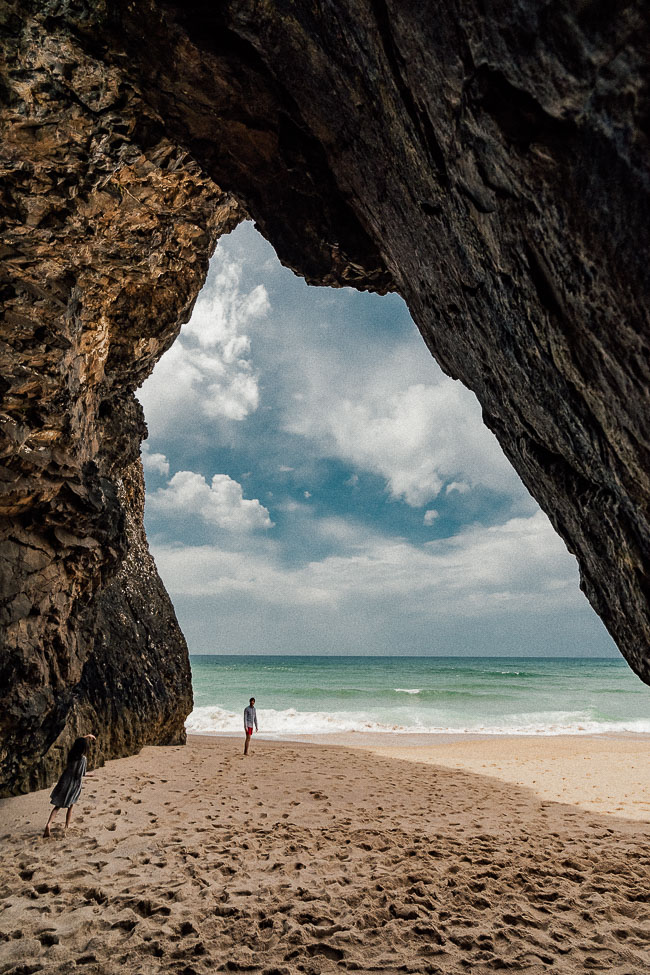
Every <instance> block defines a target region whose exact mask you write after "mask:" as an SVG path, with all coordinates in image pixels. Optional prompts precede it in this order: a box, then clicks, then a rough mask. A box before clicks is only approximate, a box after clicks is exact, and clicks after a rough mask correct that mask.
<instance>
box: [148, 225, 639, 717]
mask: <svg viewBox="0 0 650 975" xmlns="http://www.w3.org/2000/svg"><path fill="white" fill-rule="evenodd" d="M138 397H139V399H140V401H141V403H142V405H143V407H144V411H145V417H146V420H147V424H148V428H149V437H148V439H147V440H146V441H145V442H144V444H143V449H142V460H143V466H144V470H145V478H146V484H147V502H146V509H145V524H146V528H147V534H148V538H149V543H150V546H151V549H152V553H153V555H154V558H155V561H156V565H157V568H158V571H159V572H160V575H161V578H162V580H163V582H164V584H165V586H166V588H167V590H168V592H169V593H170V596H171V598H172V601H173V604H174V607H175V610H176V613H177V615H178V618H179V622H180V624H181V628H182V630H183V632H184V634H185V637H186V638H187V641H188V645H189V650H190V655H191V659H192V660H193V671H194V677H195V709H194V711H193V712H192V715H191V717H190V719H189V721H188V728H189V730H195V731H197V730H208V731H214V730H235V728H237V727H238V717H236V716H235V712H234V708H235V704H234V697H233V694H235V693H240V692H241V693H242V694H244V693H245V689H244V687H243V686H242V687H240V686H239V684H238V683H236V684H235V686H234V687H228V688H226V687H224V686H222V690H223V695H222V700H221V701H220V702H219V703H220V704H221V705H222V706H221V707H220V708H217V710H216V711H215V708H214V705H215V703H216V702H215V701H212V700H211V699H210V692H209V691H208V688H207V685H205V681H204V678H205V679H207V680H208V683H209V678H210V675H209V674H208V675H207V678H206V675H205V674H203V672H202V670H201V668H202V667H203V665H204V663H205V661H202V659H201V658H203V657H209V656H210V655H218V656H219V657H221V658H227V659H230V658H231V657H234V656H240V657H241V658H244V657H246V656H251V655H252V656H255V657H257V656H261V657H268V656H275V657H278V658H280V657H282V658H284V657H287V656H292V657H298V656H314V657H327V656H350V657H358V656H371V657H375V656H377V657H383V658H384V659H385V661H386V666H387V667H388V666H389V664H388V659H389V658H391V657H393V658H394V656H395V655H397V656H401V657H404V658H411V657H422V656H432V657H458V658H477V657H490V656H494V657H514V658H522V657H547V658H557V657H571V658H580V657H600V658H603V659H614V660H616V663H617V664H618V663H619V660H618V659H617V650H616V647H615V645H614V643H613V641H612V640H611V637H610V636H609V634H608V633H607V631H606V630H605V627H604V626H603V625H602V623H601V621H600V620H599V619H598V617H597V616H596V614H595V613H594V612H593V610H592V609H591V607H590V606H589V604H588V602H587V600H586V599H585V597H584V595H583V594H582V593H581V592H580V589H579V584H578V572H577V566H576V563H575V559H574V558H573V557H572V556H571V555H569V554H568V553H567V551H566V548H565V546H564V543H563V542H562V541H561V539H560V538H559V537H558V536H557V535H556V534H555V532H554V531H553V529H552V527H551V525H550V522H549V521H548V518H547V517H546V515H545V514H544V513H543V512H542V511H541V510H540V509H539V507H538V506H537V504H536V502H535V501H534V500H533V499H532V498H531V497H530V495H529V494H528V492H527V491H526V489H525V487H524V486H523V484H522V483H521V481H520V479H519V478H518V476H517V475H516V473H515V472H514V470H513V469H512V467H511V466H510V464H509V463H508V461H507V460H506V458H505V456H504V455H503V453H502V451H501V448H500V447H499V445H498V443H497V441H496V439H495V438H494V436H493V435H492V434H491V433H490V432H489V431H488V430H487V428H486V427H485V426H484V424H483V422H482V417H481V411H480V407H479V405H478V403H477V401H476V399H475V397H474V395H473V394H472V393H471V392H470V391H469V390H467V389H466V388H465V387H464V386H463V385H462V384H461V383H460V382H458V381H454V380H452V379H450V378H449V377H448V376H445V375H444V373H443V372H442V371H441V370H440V368H439V367H438V365H437V364H436V363H435V361H434V360H433V359H432V358H430V357H429V356H428V355H427V354H426V353H424V349H423V347H422V340H421V337H420V335H419V333H418V331H417V329H416V327H415V325H414V324H413V322H412V320H411V318H410V315H409V313H408V309H407V307H406V305H405V303H404V302H403V301H402V299H401V298H400V297H398V296H397V295H394V294H393V295H388V296H383V297H381V296H378V295H376V294H368V293H360V292H358V291H356V290H354V289H331V288H316V287H309V286H308V285H306V284H305V282H304V281H303V280H302V279H301V278H299V277H297V276H296V275H294V274H293V273H292V272H291V271H289V270H288V269H286V268H284V267H283V266H282V265H281V264H280V263H279V261H278V260H277V257H276V255H275V252H274V251H273V249H272V247H271V245H270V244H268V242H267V241H266V240H264V238H263V237H262V236H261V235H260V234H259V233H257V231H256V230H255V229H254V227H253V224H252V223H250V222H245V223H243V224H240V225H239V226H238V227H237V229H235V230H234V231H233V232H232V233H231V234H230V235H228V236H225V237H222V238H221V240H220V241H219V244H218V246H217V249H216V252H215V254H214V256H213V259H212V261H211V265H210V271H209V274H208V278H207V280H206V283H205V286H204V288H203V290H202V291H201V293H200V295H199V297H198V300H197V303H196V305H195V307H194V310H193V313H192V316H191V318H190V320H189V322H188V323H187V324H186V325H185V326H184V327H183V329H182V330H181V334H180V336H179V338H178V339H177V340H176V342H175V343H174V344H173V345H172V347H171V348H170V350H169V351H168V352H167V353H166V354H165V355H164V356H163V357H162V359H161V360H160V361H159V363H158V364H157V365H156V367H155V369H154V371H153V373H152V375H151V376H150V377H149V378H148V379H147V380H146V382H145V383H144V385H143V386H142V388H141V389H140V391H139V392H138ZM271 666H272V662H271ZM199 672H201V673H199ZM197 674H199V676H198V678H197ZM396 679H397V678H396ZM624 679H629V680H633V678H632V675H628V674H627V672H626V674H625V678H624ZM197 681H198V685H199V686H198V692H197ZM202 681H203V685H202V683H201V682H202ZM357 683H358V681H357ZM398 683H399V681H398ZM258 693H259V692H258ZM290 698H291V689H290V688H289V687H287V688H285V689H284V692H281V691H279V690H278V689H277V688H276V692H275V693H274V698H273V703H274V708H273V710H274V711H275V712H276V713H277V714H278V715H284V716H285V717H278V718H276V719H275V720H276V723H277V724H278V727H277V728H276V729H275V730H277V731H279V730H285V731H286V721H287V719H286V713H287V712H288V711H289V710H290V708H291V699H290ZM208 701H209V702H210V707H209V706H208ZM520 705H521V702H520V701H518V700H517V702H516V706H517V707H519V706H520ZM549 706H550V705H549ZM513 707H515V702H513ZM585 707H586V708H587V712H588V708H589V705H588V704H587V705H585V703H584V702H583V704H582V706H580V707H579V702H578V701H577V699H576V709H577V712H576V713H578V711H579V713H580V715H582V717H583V719H584V716H585V713H587V712H585ZM515 709H516V708H515ZM396 713H397V712H396ZM391 714H392V717H391V718H390V720H391V721H393V723H394V722H395V721H399V715H398V717H395V714H393V713H392V712H391ZM206 722H207V724H206ZM289 723H290V722H289ZM231 726H232V727H231ZM280 726H281V727H280ZM317 726H318V727H319V728H320V725H319V724H318V722H317Z"/></svg>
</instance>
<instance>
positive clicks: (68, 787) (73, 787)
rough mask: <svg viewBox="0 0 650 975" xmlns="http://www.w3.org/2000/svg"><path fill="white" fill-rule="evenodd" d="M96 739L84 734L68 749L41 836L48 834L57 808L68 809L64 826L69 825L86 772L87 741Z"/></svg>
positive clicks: (53, 790)
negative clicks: (51, 808)
mask: <svg viewBox="0 0 650 975" xmlns="http://www.w3.org/2000/svg"><path fill="white" fill-rule="evenodd" d="M96 740H97V739H96V738H95V736H94V735H84V737H83V738H77V740H76V741H75V743H74V745H73V746H72V748H71V749H70V751H69V753H68V763H67V765H66V767H65V769H64V770H63V773H62V775H61V777H60V779H59V781H58V782H57V784H56V785H55V786H54V788H53V789H52V795H51V796H50V802H51V803H52V805H53V806H54V809H53V810H52V812H51V813H50V818H49V819H48V821H47V825H46V827H45V831H44V833H43V836H49V835H50V825H51V823H52V820H53V819H54V817H55V816H56V814H57V813H58V811H59V809H64V808H65V809H67V810H68V811H67V813H66V817H65V828H66V829H67V828H68V826H69V825H70V821H71V820H72V807H73V806H74V804H75V802H77V800H78V799H79V796H80V795H81V786H82V784H83V777H84V775H85V774H86V767H87V764H88V762H87V759H86V755H87V754H88V742H89V741H96Z"/></svg>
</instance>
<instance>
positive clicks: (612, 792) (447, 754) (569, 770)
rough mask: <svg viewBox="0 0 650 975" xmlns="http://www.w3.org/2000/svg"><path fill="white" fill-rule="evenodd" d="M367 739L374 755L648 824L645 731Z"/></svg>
mask: <svg viewBox="0 0 650 975" xmlns="http://www.w3.org/2000/svg"><path fill="white" fill-rule="evenodd" d="M376 737H377V736H375V738H376ZM371 738H372V736H370V735H367V736H365V741H364V742H363V743H361V742H360V743H359V744H360V747H363V748H367V749H368V750H369V751H371V752H373V753H374V754H376V755H382V756H384V757H388V758H391V757H392V758H401V759H405V760H406V761H411V762H424V763H425V764H427V765H445V766H447V767H448V768H457V769H465V771H468V772H477V773H478V774H479V775H490V776H494V777H495V778H498V779H500V780H501V781H502V782H511V783H513V784H515V785H523V786H528V788H530V789H532V790H533V791H534V792H535V793H536V794H537V795H538V796H539V797H540V798H542V799H551V800H553V801H554V802H565V803H571V804H572V805H575V806H579V807H580V808H581V809H590V810H592V811H594V812H602V813H609V814H612V815H615V816H623V817H625V818H626V819H639V820H641V821H643V822H646V823H650V741H648V740H647V736H646V739H644V738H642V737H636V738H635V737H625V736H622V735H615V736H611V737H606V736H591V735H589V736H578V735H571V736H569V735H567V736H557V737H549V738H540V737H534V738H533V737H516V738H514V737H512V738H506V737H494V738H481V739H477V740H469V741H468V740H465V741H454V742H448V743H444V744H440V743H438V742H435V741H434V742H431V741H429V742H428V743H427V744H426V745H424V746H420V745H413V744H409V746H408V747H404V746H403V745H401V744H400V743H399V741H396V739H397V736H392V744H391V745H388V746H386V745H377V744H376V743H374V742H372V741H371Z"/></svg>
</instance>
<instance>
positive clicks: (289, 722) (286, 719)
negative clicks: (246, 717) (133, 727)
mask: <svg viewBox="0 0 650 975" xmlns="http://www.w3.org/2000/svg"><path fill="white" fill-rule="evenodd" d="M257 718H258V722H259V728H260V733H261V734H264V735H265V736H267V735H268V736H269V737H283V736H285V735H292V736H295V735H298V736H300V735H323V734H336V733H339V734H340V733H342V732H364V733H392V734H409V735H413V734H429V735H436V734H444V735H450V734H456V735H463V734H473V735H581V734H588V735H598V734H622V733H627V734H650V721H644V720H640V721H634V720H632V721H609V722H606V721H595V720H593V719H592V718H590V717H589V715H588V712H575V711H573V712H572V711H543V712H538V713H531V714H513V715H510V716H508V717H507V718H505V720H502V721H501V722H500V723H494V724H492V723H489V722H480V721H477V722H475V723H474V722H461V721H458V722H454V721H450V722H449V723H448V724H446V723H441V724H433V723H432V724H422V723H414V724H411V723H409V724H400V723H399V722H391V721H378V720H375V719H374V718H372V717H371V716H370V715H369V714H364V713H362V712H356V711H355V712H348V711H298V710H296V709H295V708H287V709H286V710H284V711H276V710H274V709H272V708H267V709H260V708H258V709H257ZM185 727H186V729H187V731H188V733H189V734H194V735H211V734H239V733H241V732H243V712H242V714H236V713H235V712H233V711H229V710H227V709H225V708H221V707H217V706H208V707H198V708H195V709H194V710H193V711H192V713H191V714H190V715H189V717H188V719H187V721H186V723H185Z"/></svg>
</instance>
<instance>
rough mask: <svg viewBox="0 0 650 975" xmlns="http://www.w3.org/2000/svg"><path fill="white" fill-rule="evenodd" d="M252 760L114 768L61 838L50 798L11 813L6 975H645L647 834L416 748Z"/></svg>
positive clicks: (3, 886)
mask: <svg viewBox="0 0 650 975" xmlns="http://www.w3.org/2000/svg"><path fill="white" fill-rule="evenodd" d="M502 741H503V740H502ZM553 741H554V740H553V739H544V740H542V741H541V742H538V745H539V747H541V748H547V749H548V748H549V743H552V742H553ZM555 741H556V740H555ZM583 741H584V740H583ZM472 744H473V743H472ZM489 744H490V745H491V747H496V745H497V744H498V743H495V742H491V743H489ZM442 747H443V749H445V748H446V749H451V748H452V747H453V746H442ZM241 748H242V743H241V742H240V741H239V740H236V739H228V738H216V739H208V738H194V739H192V740H191V742H190V744H189V745H188V747H186V748H146V749H144V751H143V752H142V753H141V754H140V755H139V756H136V757H134V758H129V759H123V760H121V761H115V762H110V763H109V764H108V765H107V766H106V767H105V768H102V769H98V770H97V772H96V773H95V776H94V777H93V778H91V779H89V780H88V781H87V782H86V784H85V787H84V792H83V794H82V798H81V801H80V803H79V815H78V818H77V820H76V829H75V830H74V831H71V832H70V833H68V835H64V834H63V830H62V825H61V823H59V825H58V826H55V829H54V832H53V836H52V838H51V839H50V840H44V839H42V838H41V833H42V829H43V825H44V823H45V819H46V818H47V813H48V792H40V793H34V794H32V795H29V796H21V797H18V798H16V799H10V800H5V801H4V802H3V803H2V804H1V805H0V823H1V824H2V828H0V857H1V861H0V972H12V973H14V975H18V973H21V975H31V973H35V972H41V971H42V972H59V973H71V972H75V973H79V972H82V973H87V975H93V973H105V975H109V973H110V975H112V973H114V972H127V973H138V975H139V973H149V972H152V973H156V972H178V973H179V975H204V973H205V975H207V973H211V972H219V971H225V972H258V973H265V975H278V973H285V975H290V973H293V972H307V973H328V972H341V971H361V972H368V973H370V972H372V973H382V975H383V973H386V975H388V973H397V972H414V973H429V972H431V973H458V972H462V971H467V972H472V973H488V972H494V971H495V970H499V969H504V970H509V971H513V972H526V973H538V972H549V971H554V972H558V973H562V975H568V973H574V972H575V973H578V972H580V973H582V972H593V971H603V972H607V973H620V975H623V973H625V975H641V973H645V972H649V971H650V919H649V915H650V907H649V905H650V853H649V849H648V844H649V841H650V825H648V824H647V823H644V822H641V821H639V820H636V821H633V820H629V819H624V818H621V817H620V816H607V815H603V814H602V813H594V812H592V811H585V810H582V809H579V808H577V807H576V806H572V805H566V804H560V803H556V802H550V801H548V800H541V799H540V798H539V797H538V796H537V795H535V793H534V792H533V791H531V790H530V789H527V788H524V787H522V786H518V785H513V784H507V783H504V782H500V781H498V780H497V779H495V778H491V777H489V776H486V775H476V774H474V773H472V772H468V771H464V770H458V769H450V768H444V767H439V766H434V765H431V764H421V763H415V762H413V761H411V760H410V759H412V758H413V757H414V756H413V754H411V755H410V757H409V760H408V761H404V760H403V759H401V758H396V757H395V755H394V754H392V755H391V756H387V755H381V756H380V755H373V754H370V753H368V752H365V751H363V750H360V749H350V748H347V749H345V748H338V747H323V746H317V745H310V744H298V743H271V742H266V741H261V740H256V741H254V743H253V749H252V755H251V756H250V757H249V758H247V759H244V758H243V757H242V755H241V753H240V752H241ZM530 748H531V750H532V751H534V748H533V746H532V745H531V746H530ZM638 748H640V749H641V750H642V751H643V750H644V749H645V746H641V745H639V746H638ZM409 751H411V750H409ZM532 751H531V752H530V753H529V754H528V755H526V756H524V762H525V763H530V762H531V761H532V757H531V756H532ZM455 754H456V756H458V755H459V754H460V750H457V751H456V753H455ZM505 754H506V753H503V754H502V756H501V758H500V759H498V760H497V759H495V761H500V762H501V764H502V765H505V764H506V762H505V758H504V756H505ZM612 754H617V753H616V750H615V749H614V750H613V752H612ZM646 754H647V752H646ZM425 757H426V758H427V762H428V761H429V760H430V756H425ZM457 760H458V761H460V760H461V759H458V758H457ZM465 760H467V761H469V758H468V757H467V756H465ZM624 760H625V761H626V762H629V761H630V758H629V754H627V753H626V755H625V759H624ZM545 761H546V767H547V768H553V769H555V768H556V767H557V766H555V765H553V764H552V763H551V762H550V759H547V760H545ZM486 764H489V763H486ZM597 768H598V763H597V762H596V761H595V759H593V758H592V765H591V769H592V775H597V774H598V772H597ZM481 771H484V770H483V769H482V770H481ZM645 774H646V784H647V766H646V773H645ZM553 788H555V786H553ZM608 789H609V786H608ZM591 798H593V797H591ZM59 815H60V816H62V814H59Z"/></svg>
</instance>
